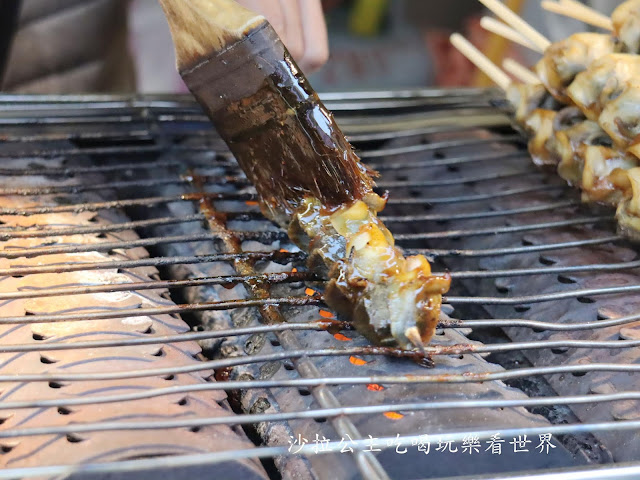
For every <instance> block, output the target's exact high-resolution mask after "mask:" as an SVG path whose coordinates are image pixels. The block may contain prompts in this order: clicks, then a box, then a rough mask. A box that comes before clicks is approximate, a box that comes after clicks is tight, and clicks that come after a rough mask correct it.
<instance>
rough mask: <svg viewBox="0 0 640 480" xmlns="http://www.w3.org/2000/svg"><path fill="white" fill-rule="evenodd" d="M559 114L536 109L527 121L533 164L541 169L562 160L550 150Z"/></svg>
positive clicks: (526, 128) (526, 126)
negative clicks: (555, 122) (554, 124)
mask: <svg viewBox="0 0 640 480" xmlns="http://www.w3.org/2000/svg"><path fill="white" fill-rule="evenodd" d="M557 114H558V112H556V111H554V110H546V109H543V108H536V109H535V110H534V111H533V112H532V113H531V115H529V118H527V120H526V121H525V123H524V125H525V130H526V131H527V132H529V133H530V135H531V137H530V138H529V142H528V144H527V146H528V148H529V153H530V154H531V158H532V159H533V163H535V164H536V165H538V166H539V167H545V166H550V165H551V166H555V165H557V164H558V162H559V161H560V159H559V158H558V156H557V155H554V153H555V152H553V151H551V150H550V149H549V146H550V145H549V140H550V139H551V138H553V136H554V135H553V123H554V120H555V118H556V115H557Z"/></svg>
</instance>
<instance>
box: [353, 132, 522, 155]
mask: <svg viewBox="0 0 640 480" xmlns="http://www.w3.org/2000/svg"><path fill="white" fill-rule="evenodd" d="M514 142H516V143H522V137H521V136H520V135H518V134H515V135H502V136H492V137H488V138H469V139H465V140H447V141H443V142H434V143H424V144H423V143H420V144H418V145H407V146H404V147H396V148H379V149H377V150H361V151H360V150H359V151H356V153H357V154H358V156H359V157H360V158H362V159H367V158H380V157H392V156H395V155H405V154H407V153H423V152H428V151H431V150H438V149H440V148H455V147H469V146H474V145H484V144H486V143H514Z"/></svg>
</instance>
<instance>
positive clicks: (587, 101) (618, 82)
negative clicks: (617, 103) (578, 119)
mask: <svg viewBox="0 0 640 480" xmlns="http://www.w3.org/2000/svg"><path fill="white" fill-rule="evenodd" d="M638 75H640V56H638V55H631V54H625V53H611V54H608V55H605V56H603V57H601V58H599V59H597V60H594V61H593V63H591V65H589V68H587V69H586V70H585V71H584V72H581V73H579V74H578V75H576V78H575V80H574V81H573V82H572V83H571V85H569V87H568V88H567V90H566V94H567V95H568V96H569V97H570V98H571V100H572V101H573V103H575V105H576V106H577V107H578V108H579V109H580V110H582V112H583V113H584V114H585V115H586V117H587V118H588V119H589V120H593V121H597V120H598V117H599V116H600V114H601V113H602V110H603V109H604V107H605V106H606V105H607V104H608V103H609V102H610V101H612V100H613V99H615V98H617V97H618V96H619V95H620V94H621V93H622V91H623V90H624V89H625V87H626V86H627V84H628V83H629V81H630V80H632V79H633V78H637V76H638Z"/></svg>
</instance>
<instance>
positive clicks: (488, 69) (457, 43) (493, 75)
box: [449, 33, 511, 91]
mask: <svg viewBox="0 0 640 480" xmlns="http://www.w3.org/2000/svg"><path fill="white" fill-rule="evenodd" d="M449 39H450V40H451V44H452V45H453V46H454V47H455V48H456V49H457V50H458V51H459V52H460V53H462V54H463V55H464V56H465V57H467V59H469V61H470V62H471V63H473V64H474V65H475V66H476V67H478V68H479V69H480V70H482V72H484V74H485V75H486V76H487V77H489V78H490V79H491V80H493V81H494V82H495V84H496V85H498V86H499V87H500V88H501V89H502V90H504V91H506V90H507V88H509V85H510V84H511V79H510V78H509V76H508V75H507V74H506V73H504V72H503V71H502V70H501V69H500V68H499V67H498V66H496V65H495V64H494V63H493V62H492V61H491V60H489V59H488V58H487V57H486V55H484V54H483V53H482V52H481V51H480V50H478V49H477V48H476V47H474V46H473V44H472V43H471V42H469V40H467V39H466V38H464V37H463V36H462V35H460V34H459V33H454V34H452V35H451V37H449Z"/></svg>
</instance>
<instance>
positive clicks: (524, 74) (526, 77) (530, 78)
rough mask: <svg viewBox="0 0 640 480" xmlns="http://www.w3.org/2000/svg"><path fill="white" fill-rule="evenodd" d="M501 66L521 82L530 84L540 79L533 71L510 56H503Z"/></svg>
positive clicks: (534, 83)
mask: <svg viewBox="0 0 640 480" xmlns="http://www.w3.org/2000/svg"><path fill="white" fill-rule="evenodd" d="M502 68H504V69H505V70H506V71H507V72H509V73H510V74H511V75H513V76H514V77H516V78H517V79H518V80H520V81H521V82H522V83H530V84H532V85H536V84H538V83H540V79H539V78H538V76H537V75H536V74H535V73H533V72H532V71H531V70H529V69H528V68H527V67H525V66H524V65H522V64H521V63H518V62H516V61H515V60H513V59H512V58H505V59H504V61H503V62H502Z"/></svg>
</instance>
